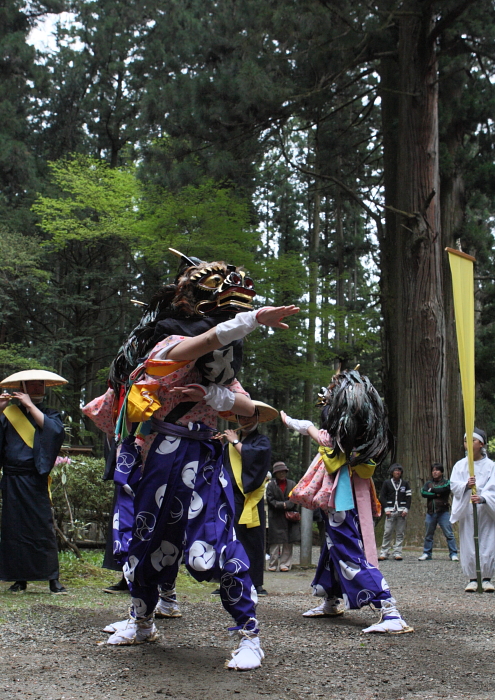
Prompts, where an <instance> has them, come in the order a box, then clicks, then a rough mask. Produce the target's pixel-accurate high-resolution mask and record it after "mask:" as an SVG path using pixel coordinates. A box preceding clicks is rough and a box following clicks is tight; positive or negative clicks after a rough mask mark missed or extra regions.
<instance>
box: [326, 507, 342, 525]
mask: <svg viewBox="0 0 495 700" xmlns="http://www.w3.org/2000/svg"><path fill="white" fill-rule="evenodd" d="M345 514H346V511H345V510H336V511H335V512H334V513H332V514H331V515H329V516H328V523H329V525H330V527H340V526H341V525H342V523H343V522H344V520H345Z"/></svg>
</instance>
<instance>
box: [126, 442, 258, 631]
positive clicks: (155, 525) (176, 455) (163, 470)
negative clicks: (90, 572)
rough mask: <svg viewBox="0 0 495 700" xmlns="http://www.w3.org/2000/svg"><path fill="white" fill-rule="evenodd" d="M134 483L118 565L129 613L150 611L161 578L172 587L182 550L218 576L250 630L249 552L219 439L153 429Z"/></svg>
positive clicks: (230, 606) (191, 564)
mask: <svg viewBox="0 0 495 700" xmlns="http://www.w3.org/2000/svg"><path fill="white" fill-rule="evenodd" d="M125 447H126V446H124V445H123V450H124V448H125ZM128 461H129V463H130V462H131V461H132V460H131V459H129V460H128ZM131 483H132V487H133V492H134V494H135V495H134V507H133V511H134V517H133V525H132V538H131V539H130V541H129V544H128V547H129V552H128V561H127V562H126V563H125V565H124V569H123V571H124V575H125V577H126V579H127V581H128V583H129V589H130V591H131V596H132V608H133V615H134V616H135V617H138V618H143V617H146V616H148V615H150V614H151V613H152V612H153V610H154V609H155V606H156V604H157V602H158V586H161V587H162V588H166V589H168V588H172V587H173V585H174V584H175V579H176V577H177V572H178V569H179V564H180V562H181V559H182V556H183V555H185V560H186V567H187V569H188V570H189V573H190V574H191V575H192V576H193V577H194V578H195V579H196V580H197V581H210V580H211V579H212V578H215V579H219V580H220V597H221V600H222V603H223V606H224V608H225V609H226V610H227V612H229V613H230V614H231V615H232V617H233V618H234V620H235V622H236V624H237V627H236V628H234V629H240V628H241V627H244V626H246V629H252V630H254V627H255V619H254V618H255V615H256V607H255V605H256V601H257V596H256V591H255V589H254V587H253V584H252V581H251V578H250V575H249V559H248V557H247V556H246V553H245V551H244V548H243V546H242V545H241V543H240V542H239V540H237V539H236V538H235V534H234V494H233V491H232V484H231V482H230V478H229V475H228V474H227V473H226V472H224V470H223V457H222V450H221V445H220V443H219V442H218V441H217V440H205V441H197V440H192V439H188V438H185V437H182V438H180V437H171V436H165V435H157V437H156V438H155V441H154V443H153V445H152V447H151V449H150V452H149V454H148V458H147V460H146V465H145V468H144V471H143V474H142V477H141V478H139V480H137V482H136V483H134V481H133V480H132V477H131V478H130V479H129V483H128V485H130V484H131Z"/></svg>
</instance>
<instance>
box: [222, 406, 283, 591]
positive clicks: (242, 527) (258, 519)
mask: <svg viewBox="0 0 495 700" xmlns="http://www.w3.org/2000/svg"><path fill="white" fill-rule="evenodd" d="M253 403H254V405H255V406H256V411H255V414H254V416H252V417H251V418H246V417H245V416H233V415H232V414H230V415H228V416H225V417H226V418H227V419H228V420H237V422H238V423H239V425H240V427H241V432H240V435H237V432H236V431H235V430H226V431H225V437H226V439H227V441H228V445H226V450H225V466H226V468H227V469H228V471H229V473H230V476H231V478H232V485H233V489H234V501H235V516H234V523H235V533H236V536H237V538H238V540H239V541H240V543H241V544H242V546H243V547H244V549H245V550H246V554H247V555H248V558H249V562H250V569H249V572H250V574H251V579H252V582H253V586H254V587H255V588H256V592H257V593H258V595H267V592H266V590H265V589H264V588H263V575H264V569H265V509H264V507H263V496H264V495H265V479H266V475H267V473H268V469H269V468H270V462H271V445H270V440H269V439H268V438H267V437H266V435H262V434H261V433H259V432H258V425H259V423H264V422H267V421H270V420H273V419H274V418H276V417H277V416H278V411H277V409H275V408H272V407H271V406H268V405H267V404H265V403H262V402H261V401H253Z"/></svg>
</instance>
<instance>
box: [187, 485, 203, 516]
mask: <svg viewBox="0 0 495 700" xmlns="http://www.w3.org/2000/svg"><path fill="white" fill-rule="evenodd" d="M203 505H204V504H203V499H202V498H201V496H200V495H199V493H196V491H193V494H192V498H191V503H190V504H189V512H188V514H187V518H188V520H193V519H194V518H197V517H198V515H199V514H200V513H201V511H202V510H203Z"/></svg>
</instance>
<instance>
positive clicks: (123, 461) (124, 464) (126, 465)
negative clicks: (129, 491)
mask: <svg viewBox="0 0 495 700" xmlns="http://www.w3.org/2000/svg"><path fill="white" fill-rule="evenodd" d="M135 463H136V458H135V457H134V455H132V454H129V453H128V452H121V453H120V454H119V456H118V457H117V463H116V465H115V471H116V472H120V473H121V474H130V472H131V470H132V468H133V466H134V464H135Z"/></svg>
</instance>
